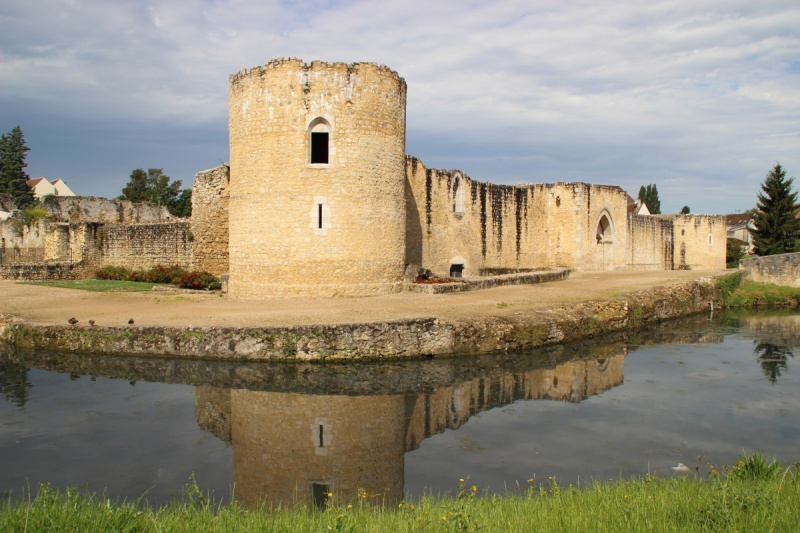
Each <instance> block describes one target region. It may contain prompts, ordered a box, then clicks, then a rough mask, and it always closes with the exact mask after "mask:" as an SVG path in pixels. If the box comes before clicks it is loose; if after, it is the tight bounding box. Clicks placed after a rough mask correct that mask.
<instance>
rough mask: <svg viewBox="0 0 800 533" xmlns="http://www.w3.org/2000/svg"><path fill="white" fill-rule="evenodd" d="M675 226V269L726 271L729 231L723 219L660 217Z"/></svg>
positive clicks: (708, 216)
mask: <svg viewBox="0 0 800 533" xmlns="http://www.w3.org/2000/svg"><path fill="white" fill-rule="evenodd" d="M660 216H662V217H665V218H668V219H669V220H671V221H672V224H673V233H672V235H673V237H672V242H673V250H674V258H673V263H674V265H675V267H674V268H676V269H691V270H724V269H725V268H726V264H725V248H726V246H727V240H728V231H727V224H726V221H725V216H724V215H660Z"/></svg>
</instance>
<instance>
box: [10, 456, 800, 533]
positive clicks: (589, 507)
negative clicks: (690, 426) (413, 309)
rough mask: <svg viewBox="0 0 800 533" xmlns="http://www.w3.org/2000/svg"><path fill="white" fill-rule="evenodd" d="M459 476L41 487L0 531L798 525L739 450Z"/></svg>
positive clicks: (788, 494) (792, 472) (789, 495)
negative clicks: (494, 482) (546, 473)
mask: <svg viewBox="0 0 800 533" xmlns="http://www.w3.org/2000/svg"><path fill="white" fill-rule="evenodd" d="M480 492H481V491H480V489H479V488H478V487H472V486H469V481H468V480H467V481H466V482H464V481H462V482H461V483H460V484H459V485H458V487H457V488H456V496H455V497H451V498H444V497H437V498H423V499H421V500H420V501H418V502H416V503H415V504H413V505H412V504H411V503H409V502H403V503H401V504H392V505H391V506H388V505H387V506H375V505H366V504H364V505H362V504H359V502H358V501H356V502H351V503H347V502H338V501H337V497H336V496H334V497H333V499H332V500H331V501H332V503H331V504H330V505H329V506H328V508H327V509H326V510H324V511H310V510H308V509H307V508H306V507H302V506H300V507H296V508H285V509H278V510H251V509H246V508H244V507H242V506H240V505H239V504H238V503H236V502H234V503H231V504H228V505H217V504H214V503H212V501H211V500H210V499H209V498H208V497H207V496H206V495H204V494H203V493H202V492H201V491H200V490H199V489H198V488H197V485H196V484H195V483H194V479H191V480H190V484H188V485H187V486H186V489H185V493H184V497H183V500H182V501H181V502H176V503H172V504H167V505H164V506H161V507H158V508H153V507H148V506H146V505H144V504H142V503H140V502H127V503H116V502H113V501H110V500H108V499H106V498H103V497H97V496H86V495H82V494H81V493H79V492H78V491H75V490H68V491H66V493H59V492H56V491H53V490H51V489H49V488H48V487H43V488H41V489H40V491H39V494H38V496H37V497H36V498H35V499H33V500H32V501H29V502H23V503H18V504H6V505H5V506H3V507H0V531H143V532H147V531H154V532H156V531H187V532H190V531H191V532H195V531H225V532H228V531H282V532H283V531H285V532H294V531H297V532H301V531H302V532H306V531H352V532H356V531H381V532H383V531H420V532H422V531H425V532H428V531H447V532H450V531H481V532H493V531H498V532H500V531H502V532H508V531H614V532H616V531H725V532H729V531H743V532H744V531H747V532H751V531H797V525H798V524H800V505H798V504H797V502H798V501H800V475H798V473H797V468H796V466H795V467H790V468H786V469H784V468H782V467H781V466H780V465H778V464H777V463H774V462H773V463H769V462H767V461H765V460H764V459H763V458H762V457H761V456H758V455H752V456H750V457H747V456H745V457H744V458H742V459H741V460H740V461H739V462H738V463H737V464H736V465H733V466H732V467H729V468H726V469H725V471H724V472H723V473H722V474H718V473H717V472H716V471H714V470H712V474H711V476H710V477H709V478H708V479H700V478H697V477H694V476H692V475H691V474H686V475H684V476H682V477H675V478H655V477H651V476H649V475H648V476H645V477H644V478H642V479H636V480H620V481H609V482H605V483H595V484H593V485H590V486H589V487H587V488H582V489H580V490H579V489H577V488H573V487H571V486H567V487H564V486H560V485H558V484H557V483H556V482H555V480H553V479H550V480H549V481H548V482H547V483H545V484H544V485H534V483H533V482H532V481H531V484H530V486H528V487H527V488H525V489H523V490H522V491H521V492H520V493H518V494H514V495H506V496H478V494H479V493H480Z"/></svg>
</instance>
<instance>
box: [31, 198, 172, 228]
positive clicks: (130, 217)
mask: <svg viewBox="0 0 800 533" xmlns="http://www.w3.org/2000/svg"><path fill="white" fill-rule="evenodd" d="M44 208H45V210H47V212H48V213H50V214H51V215H53V217H54V218H55V219H56V220H60V221H63V222H133V223H152V222H165V221H167V220H169V219H170V214H169V211H167V208H166V207H163V206H158V205H154V204H148V203H133V202H130V201H128V200H115V199H108V198H95V197H92V196H52V197H50V198H48V199H47V200H46V201H45V202H44Z"/></svg>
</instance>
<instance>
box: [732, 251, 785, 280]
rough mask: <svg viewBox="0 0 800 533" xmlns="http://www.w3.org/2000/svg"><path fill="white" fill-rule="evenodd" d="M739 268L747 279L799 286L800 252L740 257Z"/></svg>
mask: <svg viewBox="0 0 800 533" xmlns="http://www.w3.org/2000/svg"><path fill="white" fill-rule="evenodd" d="M739 270H741V271H742V275H743V277H744V279H745V280H747V281H755V282H757V283H774V284H775V285H784V286H786V287H800V253H793V254H778V255H768V256H764V257H753V258H748V259H742V260H741V261H739Z"/></svg>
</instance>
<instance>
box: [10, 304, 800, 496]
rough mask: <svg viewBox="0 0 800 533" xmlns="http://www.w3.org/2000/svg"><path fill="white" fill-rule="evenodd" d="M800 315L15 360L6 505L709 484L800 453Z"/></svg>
mask: <svg viewBox="0 0 800 533" xmlns="http://www.w3.org/2000/svg"><path fill="white" fill-rule="evenodd" d="M798 347H800V314H797V313H762V314H756V313H736V314H726V315H718V316H715V317H713V318H712V317H709V316H705V315H696V316H694V317H690V318H688V319H683V320H678V321H672V322H668V323H663V324H660V325H657V326H652V327H650V328H648V329H646V330H642V331H639V332H633V333H632V332H624V333H619V334H616V335H613V336H607V337H605V338H603V339H602V340H598V341H593V342H583V343H572V344H568V345H561V346H552V347H549V348H546V349H540V350H535V351H531V352H527V353H524V354H502V355H489V356H481V357H462V358H454V359H443V358H442V359H440V358H433V359H429V360H424V361H419V360H417V361H397V362H393V363H391V364H377V363H371V364H357V365H356V364H344V363H340V364H327V365H325V364H309V363H305V364H299V363H283V364H274V363H273V364H270V363H234V362H214V361H192V360H187V359H156V358H132V357H107V356H75V355H70V354H52V353H39V354H26V353H20V354H13V355H9V354H3V355H0V395H1V396H3V400H2V401H0V425H1V426H2V432H0V498H1V499H3V500H5V499H9V498H12V499H16V498H19V497H22V496H23V494H24V492H25V491H27V490H29V488H30V490H33V491H34V492H35V490H36V487H37V486H38V484H39V483H40V482H50V483H51V485H52V486H53V487H56V488H66V487H70V486H75V487H80V488H84V489H88V490H91V491H97V492H102V491H105V493H106V494H107V495H108V496H110V497H112V498H116V497H120V498H127V499H137V498H139V497H140V496H142V495H144V498H145V499H147V500H148V501H150V502H152V503H159V502H165V501H169V500H170V499H171V498H173V497H175V495H176V494H178V493H179V492H180V491H181V489H182V487H183V485H184V484H185V483H187V481H188V480H189V478H190V476H192V474H194V477H195V478H196V480H197V483H198V485H199V486H200V488H201V489H203V490H209V491H213V493H214V495H215V496H216V497H217V498H220V499H223V500H227V499H230V498H231V487H234V486H235V494H234V495H233V498H235V499H237V500H239V501H240V502H244V503H254V502H257V501H261V500H267V501H270V502H272V503H277V502H279V501H286V500H287V499H291V498H294V497H295V495H297V496H298V497H301V498H306V499H313V497H314V494H315V493H317V494H318V493H320V492H321V491H322V490H329V491H331V492H333V493H335V494H336V495H337V496H336V497H341V498H348V497H357V496H358V494H359V490H361V491H362V492H361V493H362V494H366V495H367V496H373V495H377V494H380V495H381V497H385V498H387V499H388V500H389V501H398V500H400V499H402V498H404V497H405V498H410V499H414V498H416V497H418V496H420V495H421V494H423V493H426V492H428V493H430V492H432V493H443V492H446V491H450V490H453V489H454V487H456V485H457V484H458V480H459V478H466V477H467V476H469V479H470V483H474V484H476V485H477V486H478V487H480V488H481V489H488V490H489V491H493V492H500V493H502V492H504V491H513V490H517V488H518V487H519V486H525V485H527V484H528V483H529V481H528V480H531V479H535V481H534V483H538V482H542V483H548V478H550V477H554V478H556V479H557V480H558V481H559V482H560V483H565V484H569V483H573V484H574V483H579V482H580V483H583V482H586V481H590V480H593V479H597V480H605V479H609V478H616V477H618V476H620V475H624V476H636V475H644V474H645V473H648V472H650V473H653V474H656V475H660V476H673V475H682V474H678V473H676V472H675V471H674V470H673V469H672V467H675V466H677V465H678V463H683V464H685V465H686V466H687V467H688V469H689V473H688V474H686V475H705V474H707V472H708V465H709V464H715V465H720V464H725V463H730V462H731V461H733V460H734V459H735V458H736V456H738V455H740V454H741V453H742V452H747V453H752V452H759V453H761V454H763V455H765V456H767V457H775V458H776V459H779V460H780V461H782V462H783V463H784V464H789V463H792V462H794V461H798V460H800V451H798V448H797V442H800V379H798V377H797V372H796V370H795V369H796V367H795V365H797V358H796V357H795V351H796V350H798Z"/></svg>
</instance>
